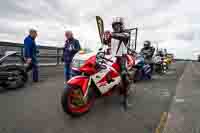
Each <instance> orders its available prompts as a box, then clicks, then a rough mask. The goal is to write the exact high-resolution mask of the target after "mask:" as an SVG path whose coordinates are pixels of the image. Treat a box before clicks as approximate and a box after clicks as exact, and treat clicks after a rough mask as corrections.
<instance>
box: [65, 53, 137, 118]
mask: <svg viewBox="0 0 200 133" xmlns="http://www.w3.org/2000/svg"><path fill="white" fill-rule="evenodd" d="M126 64H127V65H126V66H127V69H128V70H129V71H131V69H132V68H133V65H134V64H135V62H134V58H133V57H132V56H130V55H127V63H126ZM79 70H80V72H81V73H82V74H81V75H79V76H75V77H73V78H71V79H70V80H69V81H68V82H67V83H66V84H67V87H66V88H65V90H64V92H63V94H62V98H61V104H62V108H63V110H64V112H66V113H67V114H69V115H71V116H80V115H82V114H84V113H86V112H88V111H89V110H90V109H91V107H92V105H93V104H94V102H95V99H96V98H97V97H99V96H110V95H112V92H113V91H114V90H116V88H119V87H117V86H119V85H120V83H121V80H122V79H121V76H120V66H119V64H117V62H116V59H113V58H112V57H109V55H106V54H105V52H98V53H97V55H95V56H92V57H90V58H89V59H88V60H86V61H85V63H84V64H83V65H82V66H81V67H80V68H79Z"/></svg>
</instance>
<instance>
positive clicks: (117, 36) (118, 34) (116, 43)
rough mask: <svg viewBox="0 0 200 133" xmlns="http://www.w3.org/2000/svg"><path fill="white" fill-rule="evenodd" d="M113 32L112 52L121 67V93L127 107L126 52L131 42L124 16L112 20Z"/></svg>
mask: <svg viewBox="0 0 200 133" xmlns="http://www.w3.org/2000/svg"><path fill="white" fill-rule="evenodd" d="M112 29H113V32H112V34H111V38H112V39H111V54H112V56H113V57H116V58H117V62H118V63H119V65H120V68H121V77H122V87H121V93H122V94H123V99H122V100H123V101H122V103H123V105H124V107H125V108H127V105H129V104H128V101H127V96H128V85H129V82H128V79H127V77H128V76H127V70H126V54H127V45H128V42H129V38H130V36H129V34H128V33H126V32H125V31H124V30H125V29H124V21H123V18H120V17H118V18H115V19H114V20H113V22H112Z"/></svg>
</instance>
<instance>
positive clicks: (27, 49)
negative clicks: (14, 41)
mask: <svg viewBox="0 0 200 133" xmlns="http://www.w3.org/2000/svg"><path fill="white" fill-rule="evenodd" d="M36 37H37V31H36V30H35V29H30V30H29V35H28V36H27V37H26V38H25V39H24V58H25V60H26V64H27V65H28V67H27V71H30V70H31V69H32V73H33V74H32V75H33V81H34V82H38V61H37V53H38V50H37V46H36V43H35V38H36Z"/></svg>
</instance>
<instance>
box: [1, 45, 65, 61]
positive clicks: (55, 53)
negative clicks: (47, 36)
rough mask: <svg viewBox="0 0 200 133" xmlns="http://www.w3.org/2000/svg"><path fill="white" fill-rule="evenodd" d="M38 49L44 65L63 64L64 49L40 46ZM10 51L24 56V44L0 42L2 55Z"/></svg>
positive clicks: (39, 57)
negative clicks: (51, 63) (50, 63)
mask: <svg viewBox="0 0 200 133" xmlns="http://www.w3.org/2000/svg"><path fill="white" fill-rule="evenodd" d="M38 49H39V54H38V59H39V63H44V62H47V63H49V62H50V61H51V62H55V63H56V65H59V64H61V56H62V48H59V47H51V46H38ZM9 50H10V51H18V52H19V53H20V54H21V55H22V56H23V54H24V44H20V43H12V42H1V41H0V55H2V54H4V52H5V51H9ZM45 58H46V60H45ZM54 59H55V60H54Z"/></svg>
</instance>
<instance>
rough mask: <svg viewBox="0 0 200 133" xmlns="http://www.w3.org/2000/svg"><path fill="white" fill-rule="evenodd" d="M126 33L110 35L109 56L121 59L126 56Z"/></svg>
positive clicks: (127, 38)
mask: <svg viewBox="0 0 200 133" xmlns="http://www.w3.org/2000/svg"><path fill="white" fill-rule="evenodd" d="M128 40H129V34H128V33H123V32H122V33H112V40H111V54H112V56H113V57H122V56H123V55H126V54H127V44H128Z"/></svg>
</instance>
